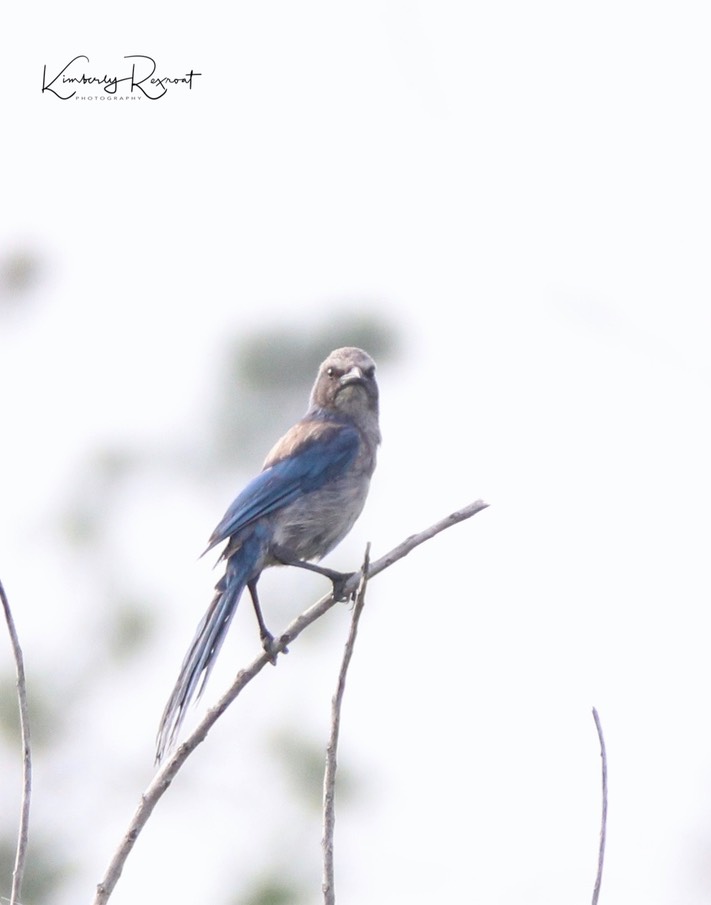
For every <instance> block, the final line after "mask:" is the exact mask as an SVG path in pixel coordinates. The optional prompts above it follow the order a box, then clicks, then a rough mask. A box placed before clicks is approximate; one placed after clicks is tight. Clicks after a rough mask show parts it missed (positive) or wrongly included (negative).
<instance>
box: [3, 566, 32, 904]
mask: <svg viewBox="0 0 711 905" xmlns="http://www.w3.org/2000/svg"><path fill="white" fill-rule="evenodd" d="M0 598H1V599H2V608H3V610H4V612H5V622H7V628H8V631H9V633H10V641H11V643H12V653H13V655H14V657H15V670H16V673H17V702H18V706H19V709H20V735H21V738H22V801H21V804H20V826H19V829H18V832H17V851H16V854H15V866H14V868H13V871H12V891H11V892H10V905H17V902H19V900H20V889H21V888H22V878H23V876H24V874H25V861H26V859H27V842H28V839H29V826H30V799H31V797H32V749H31V748H30V721H29V716H28V708H27V683H26V681H25V664H24V660H23V657H22V648H21V647H20V641H19V638H18V637H17V631H16V629H15V621H14V620H13V618H12V611H11V610H10V602H9V601H8V599H7V595H6V594H5V588H4V587H3V584H2V581H0Z"/></svg>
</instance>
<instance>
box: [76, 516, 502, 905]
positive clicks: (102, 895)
mask: <svg viewBox="0 0 711 905" xmlns="http://www.w3.org/2000/svg"><path fill="white" fill-rule="evenodd" d="M488 505H489V504H488V503H485V502H484V501H483V500H477V501H476V502H475V503H470V504H469V505H468V506H465V507H464V509H460V510H458V511H457V512H453V513H452V514H451V515H448V516H447V517H446V518H443V519H442V520H441V521H439V522H437V523H436V524H435V525H432V526H431V527H430V528H426V529H425V530H424V531H421V532H420V533H419V534H413V535H412V536H411V537H408V538H407V539H406V540H404V541H403V542H402V543H401V544H399V545H398V546H397V547H395V548H394V549H393V550H391V551H390V552H389V553H386V554H385V556H383V557H381V558H380V559H378V560H376V562H374V563H372V564H371V566H370V568H369V569H368V579H371V578H373V576H375V575H378V574H379V573H380V572H382V571H383V570H384V569H387V568H388V567H389V566H391V565H393V563H395V562H397V561H398V560H399V559H402V558H403V556H407V554H408V553H410V552H411V551H412V550H414V549H415V547H417V546H419V545H420V544H422V543H424V542H425V541H427V540H429V539H430V538H432V537H434V536H435V535H436V534H439V533H440V531H444V530H445V529H446V528H450V527H451V526H452V525H456V524H457V523H458V522H462V521H464V520H465V519H468V518H471V516H473V515H476V513H477V512H481V510H482V509H486V508H487V506H488ZM359 582H360V574H359V573H357V574H355V575H353V576H352V577H351V578H350V579H349V580H348V581H347V582H346V583H345V585H344V587H343V596H344V597H345V596H350V595H351V594H352V593H353V592H354V591H356V590H357V588H358V585H359ZM337 602H338V601H336V600H334V598H333V594H326V595H325V596H323V597H322V598H321V599H320V600H318V601H316V603H314V604H312V605H311V606H310V607H309V608H308V609H307V610H305V611H304V612H303V613H301V615H300V616H297V617H296V619H294V620H293V621H292V622H291V623H290V624H289V625H288V626H287V628H286V631H285V632H284V633H283V634H282V635H281V637H279V638H278V639H275V641H274V644H273V646H272V653H270V654H267V653H262V654H260V655H259V656H258V657H257V658H256V659H255V660H253V661H252V663H250V665H249V666H247V667H246V668H245V669H242V670H240V671H239V672H238V673H237V676H236V677H235V680H234V682H233V683H232V685H231V686H230V688H229V689H228V690H227V691H226V692H225V694H224V695H223V696H222V697H221V698H220V700H219V701H218V702H217V704H216V705H215V706H214V707H211V708H210V710H208V711H207V713H206V714H205V716H204V717H203V718H202V720H201V721H200V723H199V724H198V725H197V726H196V728H195V729H194V730H193V732H192V733H191V734H190V735H189V736H188V738H187V739H186V740H185V741H184V742H183V743H182V745H179V746H178V747H177V748H176V749H175V751H174V752H173V754H172V755H171V756H170V758H169V759H168V760H167V761H165V763H163V765H162V766H161V767H160V769H159V770H158V771H157V773H156V774H155V776H154V777H153V779H152V780H151V782H150V784H149V785H148V788H147V789H146V791H145V792H144V793H143V795H142V796H141V801H140V803H139V805H138V807H137V808H136V811H135V813H134V815H133V817H132V818H131V822H130V824H129V827H128V830H127V832H126V834H125V836H124V837H123V839H122V840H121V843H120V845H119V847H118V848H117V849H116V851H115V852H114V854H113V856H112V858H111V862H110V863H109V866H108V868H107V871H106V874H105V875H104V878H103V879H102V880H101V882H100V883H99V884H98V886H97V888H96V898H95V899H94V905H105V903H106V902H108V900H109V897H110V896H111V893H112V892H113V890H114V887H115V886H116V883H117V882H118V879H119V877H120V876H121V872H122V870H123V867H124V864H125V863H126V859H127V858H128V856H129V854H130V852H131V849H132V848H133V846H134V844H135V842H136V839H137V838H138V836H139V834H140V832H141V830H142V829H143V827H144V826H145V825H146V822H147V820H148V818H149V817H150V816H151V813H152V812H153V809H154V808H155V806H156V804H158V802H159V801H160V799H161V798H162V797H163V795H164V794H165V792H166V791H167V790H168V788H169V786H170V784H171V783H172V782H173V780H174V779H175V776H176V774H177V773H178V771H179V770H180V768H181V767H182V765H183V764H184V763H185V761H186V760H187V758H188V757H189V756H190V754H191V753H192V752H193V751H194V750H195V748H196V747H197V746H198V745H199V744H200V743H201V742H203V741H204V740H205V737H206V736H207V734H208V732H209V731H210V729H211V728H212V727H213V725H214V724H215V723H216V722H217V720H218V719H219V718H220V717H221V716H222V714H223V713H224V712H225V710H227V708H228V707H229V706H230V704H231V703H232V702H233V701H234V700H235V698H237V697H238V696H239V694H240V693H241V692H242V690H243V689H244V688H245V686H247V685H248V684H249V683H250V682H251V681H252V679H254V677H255V676H257V675H258V674H259V673H260V672H261V671H262V669H264V667H265V666H266V665H267V664H268V663H271V662H272V658H273V656H274V654H276V653H283V652H284V650H285V649H286V648H287V647H288V645H289V644H291V642H292V641H294V639H295V638H297V637H298V636H299V635H300V634H301V633H302V632H303V631H304V629H306V628H308V626H309V625H311V623H312V622H315V621H316V620H317V619H318V618H319V617H321V616H323V614H324V613H326V612H327V611H328V610H330V609H331V607H333V606H334V605H335V604H336V603H337Z"/></svg>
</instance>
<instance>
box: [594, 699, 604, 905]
mask: <svg viewBox="0 0 711 905" xmlns="http://www.w3.org/2000/svg"><path fill="white" fill-rule="evenodd" d="M593 719H594V720H595V728H596V729H597V737H598V739H599V740H600V757H601V758H602V820H601V823H600V847H599V849H598V855H597V876H596V877H595V888H594V889H593V897H592V905H597V900H598V897H599V896H600V885H601V883H602V866H603V863H604V861H605V841H606V836H607V752H606V751H605V739H604V737H603V734H602V724H601V723H600V717H599V716H598V713H597V710H596V709H595V708H594V707H593Z"/></svg>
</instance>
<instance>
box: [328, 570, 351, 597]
mask: <svg viewBox="0 0 711 905" xmlns="http://www.w3.org/2000/svg"><path fill="white" fill-rule="evenodd" d="M355 574H356V573H355V572H334V571H333V570H332V569H329V570H328V573H327V576H326V577H327V578H329V579H330V580H331V584H332V585H333V599H334V600H351V599H352V598H353V595H354V594H355V591H350V592H348V593H346V590H345V589H346V585H347V584H348V582H349V581H350V580H351V578H353V576H354V575H355Z"/></svg>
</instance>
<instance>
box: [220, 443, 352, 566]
mask: <svg viewBox="0 0 711 905" xmlns="http://www.w3.org/2000/svg"><path fill="white" fill-rule="evenodd" d="M359 443H360V436H359V434H358V431H357V430H356V429H355V428H354V427H348V426H346V425H339V426H338V427H336V428H334V427H332V426H330V425H329V428H328V429H326V430H325V431H323V432H321V433H320V434H319V435H318V436H316V437H312V438H311V439H309V440H307V441H306V442H305V443H303V444H301V445H300V446H299V447H297V449H295V450H294V452H293V453H292V454H291V455H288V456H285V457H284V458H283V459H279V460H278V461H277V462H275V463H274V464H273V465H270V466H269V467H268V468H265V469H264V471H262V472H260V473H259V474H258V475H257V476H256V477H255V478H253V479H252V480H251V481H250V482H249V484H247V486H246V487H245V488H244V490H243V491H242V492H241V493H240V494H239V496H238V497H237V499H236V500H235V501H234V502H233V503H232V505H231V506H230V508H229V509H228V510H227V512H226V513H225V515H224V517H223V519H222V521H221V522H220V524H219V525H218V526H217V528H215V530H214V531H213V533H212V536H211V537H210V541H209V544H208V547H207V550H211V549H212V548H213V547H215V546H217V544H220V543H222V541H224V540H227V538H228V537H230V536H231V535H233V534H235V533H236V532H237V531H239V530H240V529H242V528H244V527H245V526H246V525H249V524H251V523H252V522H254V521H256V519H258V518H261V517H262V516H265V515H269V513H271V512H275V511H276V510H277V509H281V508H282V507H284V506H288V504H289V503H292V502H293V501H294V500H296V499H298V498H299V497H301V496H303V495H304V494H305V493H311V492H312V491H314V490H318V489H319V488H321V487H323V486H324V484H327V483H328V482H329V481H332V480H334V479H335V478H338V477H339V476H340V475H341V474H343V473H344V472H345V471H346V470H347V469H348V467H349V466H350V465H351V463H352V462H353V460H354V459H355V457H356V455H357V454H358V446H359ZM207 550H206V551H205V552H207Z"/></svg>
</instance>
